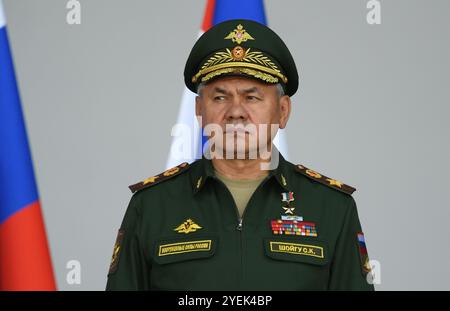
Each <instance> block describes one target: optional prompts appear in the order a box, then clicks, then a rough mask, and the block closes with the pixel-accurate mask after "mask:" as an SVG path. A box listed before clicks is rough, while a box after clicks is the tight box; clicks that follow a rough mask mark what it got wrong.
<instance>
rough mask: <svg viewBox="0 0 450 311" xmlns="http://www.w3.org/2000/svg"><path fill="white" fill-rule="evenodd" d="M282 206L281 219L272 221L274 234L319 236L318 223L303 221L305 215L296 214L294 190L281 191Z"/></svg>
mask: <svg viewBox="0 0 450 311" xmlns="http://www.w3.org/2000/svg"><path fill="white" fill-rule="evenodd" d="M281 208H282V213H281V219H274V220H271V221H270V224H271V227H272V233H273V234H277V235H300V236H308V237H317V229H316V224H315V223H313V222H306V221H303V217H302V216H298V215H297V214H296V212H295V199H294V193H293V192H292V191H289V192H282V193H281Z"/></svg>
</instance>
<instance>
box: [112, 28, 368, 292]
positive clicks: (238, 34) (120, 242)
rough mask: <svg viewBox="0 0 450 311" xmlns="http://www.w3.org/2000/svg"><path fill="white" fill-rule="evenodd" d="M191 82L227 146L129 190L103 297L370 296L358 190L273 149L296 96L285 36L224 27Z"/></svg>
mask: <svg viewBox="0 0 450 311" xmlns="http://www.w3.org/2000/svg"><path fill="white" fill-rule="evenodd" d="M184 76H185V83H186V85H187V87H188V88H189V89H190V90H192V91H193V92H197V94H198V97H197V98H196V114H197V116H201V121H200V122H201V126H202V128H203V129H204V130H205V129H206V127H207V126H208V125H210V124H216V125H218V126H219V128H220V129H222V130H223V132H222V133H219V134H217V133H216V134H215V138H216V139H217V138H222V137H223V138H224V142H225V143H224V144H223V145H220V144H218V145H217V146H216V148H215V150H212V148H211V149H210V150H209V151H210V153H209V154H204V155H203V157H202V159H200V160H197V161H195V162H193V163H191V164H188V163H182V164H180V165H178V166H176V167H174V168H171V169H169V170H167V171H165V172H163V173H161V174H158V175H155V176H153V177H150V178H148V179H146V180H144V181H142V182H139V183H137V184H134V185H132V186H130V189H131V191H132V192H133V193H134V195H133V197H132V198H131V201H130V204H129V206H128V209H127V211H126V214H125V217H124V219H123V222H122V225H121V227H120V230H119V233H118V236H117V239H116V243H115V246H114V251H113V257H112V260H111V265H110V269H109V273H108V283H107V290H373V285H371V284H369V282H368V281H367V280H368V278H369V277H370V275H371V271H370V270H371V269H370V264H369V257H368V254H367V249H366V246H365V241H364V234H363V233H362V230H361V225H360V222H359V218H358V213H357V208H356V204H355V201H354V200H353V198H352V196H351V194H352V193H353V191H354V190H355V189H354V188H352V187H350V186H348V185H346V184H344V183H342V182H340V181H337V180H335V179H332V178H329V177H327V176H324V175H322V174H320V173H318V172H315V171H313V170H311V169H308V168H306V167H305V166H303V165H294V164H292V163H290V162H288V161H286V160H285V159H284V158H283V156H282V155H281V154H278V153H277V152H276V149H275V148H274V147H273V145H272V139H273V138H274V135H275V133H276V130H277V129H278V128H284V127H285V126H286V124H287V121H288V118H289V114H290V110H291V101H290V96H292V95H293V94H294V93H295V92H296V91H297V88H298V73H297V69H296V66H295V63H294V60H293V58H292V56H291V54H290V52H289V50H288V48H287V47H286V45H285V44H284V43H283V41H282V40H281V39H280V37H279V36H278V35H277V34H275V33H274V32H273V31H272V30H270V29H269V28H267V27H266V26H264V25H261V24H259V23H256V22H253V21H249V20H230V21H226V22H223V23H220V24H218V25H216V26H214V27H213V28H211V29H210V30H209V31H207V32H206V33H205V34H203V35H202V36H201V37H200V38H199V39H198V41H197V42H196V44H195V45H194V47H193V49H192V51H191V53H190V56H189V58H188V60H187V63H186V67H185V71H184ZM268 124H270V125H272V124H275V125H276V129H275V131H272V130H268V128H267V127H266V128H264V127H260V125H268ZM248 125H254V126H255V127H254V128H256V130H253V131H252V130H249V129H248V128H251V127H247V126H248ZM205 132H207V131H205ZM264 134H267V135H264ZM212 136H213V135H210V137H212ZM252 138H256V141H257V144H256V147H255V146H254V145H251V144H250V141H251V139H252ZM241 143H243V144H241ZM261 146H263V147H267V151H268V152H266V153H264V152H262V150H261V149H260V147H261ZM239 152H242V154H243V155H244V156H241V157H239V156H238V157H236V155H237V154H238V153H239ZM230 154H231V155H232V157H223V155H228V156H229V155H230ZM251 154H253V155H255V154H256V156H255V157H250V155H251ZM267 154H269V156H263V155H267ZM221 156H222V157H221Z"/></svg>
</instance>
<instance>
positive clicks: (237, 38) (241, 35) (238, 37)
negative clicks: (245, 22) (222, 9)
mask: <svg viewBox="0 0 450 311" xmlns="http://www.w3.org/2000/svg"><path fill="white" fill-rule="evenodd" d="M224 39H226V40H229V39H231V41H233V42H236V43H237V44H241V42H245V41H247V40H255V39H254V38H253V37H252V36H251V35H250V34H249V33H248V32H247V31H246V30H245V29H244V27H243V26H242V25H241V24H239V25H237V27H236V29H234V30H233V31H232V32H230V33H229V34H228V36H226V37H225V38H224Z"/></svg>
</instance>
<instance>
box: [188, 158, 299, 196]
mask: <svg viewBox="0 0 450 311" xmlns="http://www.w3.org/2000/svg"><path fill="white" fill-rule="evenodd" d="M278 155H279V156H278V166H277V167H276V168H275V169H272V170H270V171H269V175H268V176H267V178H266V179H265V181H266V180H268V179H271V178H274V179H275V180H276V181H277V183H278V184H279V185H280V186H281V187H282V188H283V189H284V190H285V191H291V190H290V189H291V187H290V182H289V180H288V176H289V174H287V173H288V165H287V164H288V162H287V161H286V160H285V159H284V157H283V156H282V154H281V153H280V152H278ZM276 158H277V156H276V155H273V156H272V160H273V161H275V162H276ZM197 162H198V163H197V165H195V167H194V166H193V167H192V169H193V170H192V173H191V183H192V192H193V194H194V195H195V194H196V193H198V192H200V191H201V190H202V189H203V187H204V185H205V184H206V183H207V182H210V181H211V180H212V179H214V178H215V174H214V166H213V164H212V161H211V160H209V159H207V158H205V157H204V156H203V157H202V158H201V159H200V160H198V161H197Z"/></svg>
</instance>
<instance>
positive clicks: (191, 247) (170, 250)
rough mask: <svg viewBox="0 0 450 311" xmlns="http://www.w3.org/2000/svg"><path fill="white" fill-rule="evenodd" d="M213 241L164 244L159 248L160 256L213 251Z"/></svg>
mask: <svg viewBox="0 0 450 311" xmlns="http://www.w3.org/2000/svg"><path fill="white" fill-rule="evenodd" d="M211 245H212V240H197V241H188V242H179V243H171V244H163V245H160V246H159V250H158V256H167V255H175V254H182V253H191V252H207V251H210V250H211Z"/></svg>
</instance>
